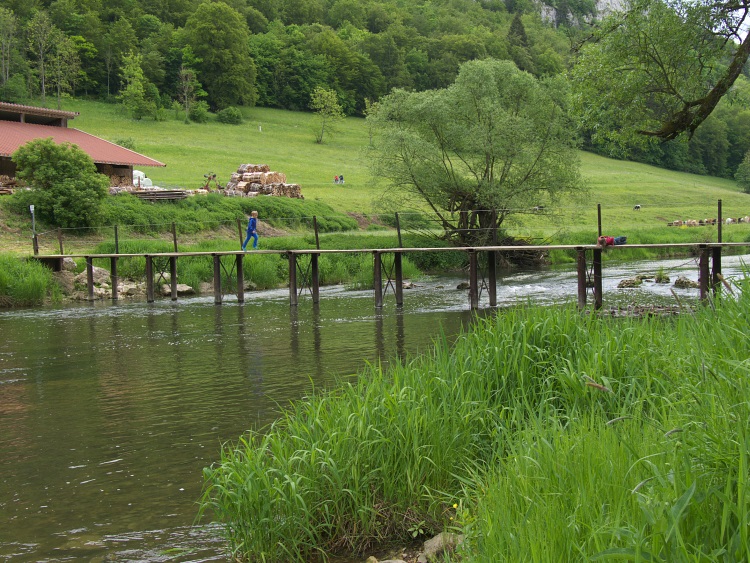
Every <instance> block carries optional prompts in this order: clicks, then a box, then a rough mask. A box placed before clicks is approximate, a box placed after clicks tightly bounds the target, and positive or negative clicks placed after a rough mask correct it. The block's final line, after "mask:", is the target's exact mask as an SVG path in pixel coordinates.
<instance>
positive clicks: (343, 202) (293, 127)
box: [64, 100, 750, 242]
mask: <svg viewBox="0 0 750 563" xmlns="http://www.w3.org/2000/svg"><path fill="white" fill-rule="evenodd" d="M64 109H66V110H72V111H77V112H80V115H79V116H78V117H76V118H75V119H74V120H73V121H72V122H71V126H73V127H77V128H79V129H82V130H84V131H87V132H89V133H92V134H95V135H98V136H101V137H103V138H105V139H107V140H110V141H117V140H120V139H131V140H133V141H134V142H135V146H136V150H137V151H138V152H141V153H143V154H146V155H147V156H150V157H152V158H155V159H157V160H159V161H161V162H164V163H165V164H166V165H167V166H166V167H165V168H151V169H147V170H145V172H146V173H147V174H148V176H149V177H150V178H151V179H152V180H153V181H154V184H155V185H161V186H164V187H171V186H180V187H184V188H197V187H198V186H199V185H201V182H202V180H203V175H204V174H206V173H208V172H209V171H210V172H215V173H216V174H218V178H219V180H220V181H221V182H222V183H226V182H227V181H228V179H229V176H230V174H232V173H233V172H235V171H236V170H237V167H238V166H239V165H240V164H242V163H247V162H251V163H264V164H268V165H269V166H271V169H273V170H277V171H280V172H284V173H285V174H286V176H287V180H288V181H289V182H293V183H298V184H300V185H301V186H302V193H303V194H304V195H305V198H307V199H311V200H317V201H320V202H322V203H325V204H327V205H329V206H330V207H332V208H333V209H334V210H336V211H339V212H352V213H364V214H367V215H377V214H378V213H380V212H382V211H383V210H382V209H380V208H379V207H378V201H379V198H380V196H381V195H382V193H383V189H384V188H383V186H382V185H381V184H379V183H378V182H377V179H375V178H373V177H372V176H371V174H370V172H369V170H368V167H367V162H366V158H365V156H364V152H365V149H366V147H367V146H368V144H369V135H368V129H367V125H366V123H365V120H364V119H361V118H354V117H349V118H347V119H345V120H344V121H343V122H341V123H340V124H339V125H338V132H337V133H336V135H335V136H334V137H333V138H332V139H330V140H328V141H327V142H325V143H324V144H321V145H319V144H316V143H315V142H314V136H313V132H312V127H313V125H314V120H315V117H314V115H313V114H311V113H304V112H290V111H283V110H275V109H268V108H243V109H242V111H243V115H244V119H245V122H244V123H243V124H242V125H226V124H222V123H218V122H215V121H212V122H209V123H206V124H196V123H191V124H185V123H184V122H183V121H181V120H176V119H170V120H168V121H165V122H159V123H156V122H154V121H150V120H142V121H134V120H132V119H129V118H128V117H127V116H126V115H125V114H124V113H123V110H122V109H121V108H120V107H119V106H117V105H114V104H103V103H100V102H86V101H80V100H68V101H67V102H66V103H65V108H64ZM170 116H171V117H173V115H172V114H170ZM261 129H262V131H261ZM579 154H580V158H581V164H582V168H581V169H582V174H583V177H584V179H585V180H586V184H587V186H588V188H589V193H588V195H587V196H586V197H585V198H584V199H583V201H575V202H569V203H565V204H562V205H561V206H560V207H559V208H556V209H548V210H545V211H546V212H547V213H548V214H545V215H536V214H533V213H532V214H529V213H524V214H521V215H519V216H518V219H517V220H516V221H514V222H513V223H512V224H511V225H509V227H510V230H511V232H512V233H513V234H516V235H517V236H526V237H534V238H540V237H541V238H545V239H557V238H559V237H564V236H566V235H568V234H569V233H573V234H576V233H581V234H582V235H584V236H585V237H586V239H585V240H586V241H588V240H590V237H591V236H593V235H595V233H596V227H597V203H600V204H601V205H602V224H603V230H604V231H606V232H608V233H614V234H616V235H620V234H625V235H627V236H629V239H630V240H632V242H637V239H638V236H637V235H636V233H637V232H639V231H643V230H653V229H656V230H659V229H662V228H666V224H667V223H668V222H671V221H674V220H676V219H683V220H686V219H701V218H710V217H716V215H717V201H718V200H719V199H721V200H722V202H723V216H724V217H740V216H745V215H748V214H750V195H748V194H744V193H741V192H740V191H739V190H738V188H737V186H736V184H735V182H734V181H732V180H727V179H722V178H715V177H710V176H698V175H694V174H687V173H682V172H673V171H668V170H663V169H660V168H656V167H653V166H648V165H645V164H638V163H632V162H626V161H618V160H613V159H609V158H604V157H601V156H597V155H594V154H591V153H585V152H580V153H579ZM338 174H343V175H344V177H345V179H346V183H345V184H344V185H343V186H337V185H334V184H333V177H334V176H335V175H338ZM636 204H639V205H641V206H642V207H641V210H640V211H634V210H633V206H634V205H636ZM402 211H408V210H406V209H404V210H402ZM422 211H426V209H422ZM740 228H742V227H740ZM701 230H703V229H701ZM668 232H671V230H670V231H667V233H668ZM592 233H593V235H592ZM667 240H668V239H667Z"/></svg>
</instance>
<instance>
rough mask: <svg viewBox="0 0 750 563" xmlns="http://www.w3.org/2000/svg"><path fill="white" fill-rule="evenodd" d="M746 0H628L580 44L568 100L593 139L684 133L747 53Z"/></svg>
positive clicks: (749, 5)
mask: <svg viewBox="0 0 750 563" xmlns="http://www.w3.org/2000/svg"><path fill="white" fill-rule="evenodd" d="M748 16H750V0H738V1H737V2H714V1H712V0H697V1H695V2H693V1H688V0H629V1H628V2H627V3H626V5H625V9H624V10H623V11H621V12H616V13H614V14H612V15H611V16H609V17H608V18H605V19H604V20H603V22H602V23H601V25H600V26H599V28H598V30H597V31H596V32H595V33H594V34H593V35H592V37H591V38H590V39H589V41H587V42H586V43H585V44H584V45H583V47H582V48H581V49H580V52H579V58H578V61H577V62H576V64H575V67H574V69H573V73H572V78H573V83H574V85H575V86H574V87H575V90H576V102H575V103H576V107H577V113H578V115H579V116H580V121H581V124H582V125H583V127H584V128H586V129H587V130H589V131H591V132H592V135H593V138H594V140H595V141H599V142H602V143H610V144H612V145H620V146H627V145H629V144H630V145H632V144H640V145H643V144H644V142H645V141H644V140H645V139H648V138H652V139H660V140H669V139H674V138H676V137H677V136H679V135H680V134H682V133H686V134H687V135H688V136H692V135H693V133H695V130H696V129H697V128H698V126H700V124H701V123H703V121H704V120H705V119H706V118H707V117H708V116H709V115H710V114H711V112H712V111H713V110H714V108H715V107H716V105H717V104H718V102H719V100H720V99H721V97H722V96H724V94H726V93H727V92H728V90H729V89H730V88H731V86H732V85H733V84H734V82H735V80H736V79H737V77H738V76H739V75H740V73H741V72H742V69H743V67H744V65H745V63H746V61H747V59H748V55H749V54H750V39H749V38H748V35H747V33H744V32H743V31H742V30H743V27H744V26H746V25H747V21H748Z"/></svg>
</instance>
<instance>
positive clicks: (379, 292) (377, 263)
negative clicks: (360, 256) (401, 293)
mask: <svg viewBox="0 0 750 563" xmlns="http://www.w3.org/2000/svg"><path fill="white" fill-rule="evenodd" d="M372 257H373V273H372V278H373V289H374V291H375V308H376V309H380V308H382V307H383V275H382V267H383V263H382V260H381V256H380V252H378V251H377V250H375V251H374V252H373V253H372Z"/></svg>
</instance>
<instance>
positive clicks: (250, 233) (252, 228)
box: [242, 211, 258, 252]
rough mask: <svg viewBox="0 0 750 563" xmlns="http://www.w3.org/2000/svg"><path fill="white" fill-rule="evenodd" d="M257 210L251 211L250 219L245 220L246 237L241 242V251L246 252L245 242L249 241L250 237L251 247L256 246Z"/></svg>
mask: <svg viewBox="0 0 750 563" xmlns="http://www.w3.org/2000/svg"><path fill="white" fill-rule="evenodd" d="M257 228H258V212H257V211H253V212H252V213H250V220H249V221H248V222H247V237H246V238H245V242H243V243H242V251H243V252H247V251H246V250H245V248H247V243H248V242H250V238H251V237H252V239H253V249H256V248H258V233H257Z"/></svg>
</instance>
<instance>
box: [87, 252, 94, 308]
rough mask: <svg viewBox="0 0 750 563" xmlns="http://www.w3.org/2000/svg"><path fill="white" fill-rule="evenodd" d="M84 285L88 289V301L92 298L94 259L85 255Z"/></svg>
mask: <svg viewBox="0 0 750 563" xmlns="http://www.w3.org/2000/svg"><path fill="white" fill-rule="evenodd" d="M86 285H87V286H88V291H89V301H93V300H94V259H93V258H91V256H86Z"/></svg>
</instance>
